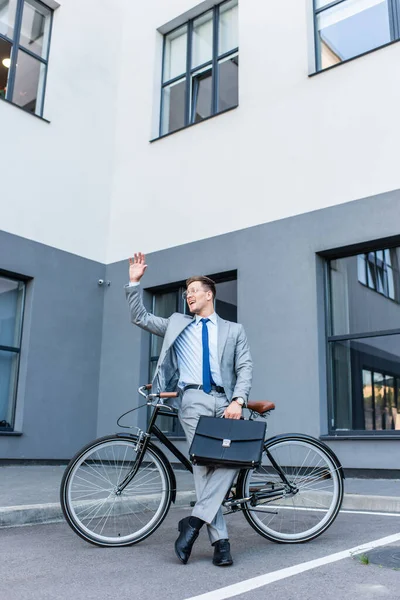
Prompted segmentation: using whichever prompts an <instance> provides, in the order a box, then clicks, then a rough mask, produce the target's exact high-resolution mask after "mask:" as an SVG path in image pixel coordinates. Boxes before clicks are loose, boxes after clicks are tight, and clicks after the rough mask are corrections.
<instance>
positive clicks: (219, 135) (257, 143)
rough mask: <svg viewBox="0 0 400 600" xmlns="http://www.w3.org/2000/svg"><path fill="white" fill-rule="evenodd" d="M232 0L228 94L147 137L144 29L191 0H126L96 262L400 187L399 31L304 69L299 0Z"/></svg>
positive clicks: (154, 38) (148, 64)
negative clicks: (235, 89) (312, 71)
mask: <svg viewBox="0 0 400 600" xmlns="http://www.w3.org/2000/svg"><path fill="white" fill-rule="evenodd" d="M239 2H240V8H239V14H240V70H239V78H240V106H239V108H238V109H237V110H234V111H232V112H230V113H227V114H225V115H221V116H218V117H216V118H214V119H211V120H209V121H208V122H205V123H201V124H199V125H196V126H195V127H191V128H189V129H187V130H184V131H181V132H179V133H175V134H174V135H171V136H169V137H167V138H164V139H162V140H159V141H157V142H155V143H152V144H150V143H149V139H150V138H151V137H152V136H153V135H154V128H153V130H152V127H153V125H152V124H153V123H154V122H155V121H156V118H155V117H156V116H157V115H154V113H153V109H154V107H156V108H157V106H158V103H159V68H160V62H161V44H160V38H161V36H160V35H159V34H157V33H156V29H157V28H158V27H160V26H162V25H164V24H165V23H167V22H169V21H170V20H172V19H173V18H175V17H176V16H178V15H179V14H181V13H184V12H185V11H187V10H189V9H191V8H192V7H193V6H194V5H195V4H196V3H195V2H193V1H192V0H171V1H170V2H168V3H167V2H165V1H164V0H154V1H153V2H151V3H144V2H142V3H129V2H126V4H125V19H124V33H123V38H122V48H123V49H122V52H121V62H120V64H119V67H120V69H119V91H118V111H117V129H116V153H115V160H116V169H115V179H114V187H113V195H112V208H111V219H110V237H109V246H108V251H107V261H108V262H113V261H117V260H120V259H123V258H125V257H126V256H127V255H129V254H131V253H132V252H133V251H135V250H138V249H142V250H143V251H154V250H158V249H162V248H166V247H170V246H175V245H178V244H182V243H186V242H190V241H193V240H197V239H202V238H206V237H209V236H213V235H218V234H221V233H224V232H227V231H232V230H235V229H241V228H244V227H247V226H250V225H254V224H257V223H262V222H268V221H272V220H275V219H280V218H283V217H287V216H290V215H294V214H298V213H302V212H306V211H311V210H315V209H319V208H323V207H326V206H332V205H336V204H340V203H343V202H348V201H351V200H354V199H358V198H362V197H365V196H370V195H373V194H376V193H379V192H384V191H388V190H392V189H397V188H399V187H400V170H399V169H398V158H397V156H398V139H399V130H400V121H399V119H398V118H397V114H398V107H399V105H400V103H399V100H400V85H399V81H398V78H397V77H396V76H395V73H396V72H397V65H398V64H399V60H400V44H394V45H392V46H390V47H387V48H384V49H380V50H378V51H376V52H375V53H372V54H369V55H367V56H365V57H362V58H358V59H356V60H354V61H352V62H350V63H347V64H345V65H341V66H339V67H338V68H336V69H334V70H331V71H329V72H326V73H322V74H319V75H317V76H315V77H312V78H309V77H308V72H309V65H310V64H312V62H313V60H312V56H310V52H309V48H310V39H309V36H310V33H311V27H310V25H311V24H310V22H309V12H310V11H309V10H307V2H311V0H307V1H306V0H301V1H300V0H288V1H287V2H284V3H282V2H277V1H275V2H265V0H252V1H251V2H249V1H247V0H241V1H240V0H239ZM311 46H312V44H311ZM198 210H201V211H202V212H203V213H205V214H208V215H209V218H208V219H199V218H195V217H194V213H195V212H196V211H198ZM377 233H378V234H379V232H378V231H377Z"/></svg>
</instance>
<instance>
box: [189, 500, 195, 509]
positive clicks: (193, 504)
mask: <svg viewBox="0 0 400 600" xmlns="http://www.w3.org/2000/svg"><path fill="white" fill-rule="evenodd" d="M193 506H196V502H195V501H194V500H191V502H190V508H193Z"/></svg>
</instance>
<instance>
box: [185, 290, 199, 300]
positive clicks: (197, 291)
mask: <svg viewBox="0 0 400 600" xmlns="http://www.w3.org/2000/svg"><path fill="white" fill-rule="evenodd" d="M199 292H204V290H202V289H201V288H199V289H198V290H186V291H184V292H183V294H182V298H183V299H184V300H187V299H188V298H189V296H194V295H195V294H198V293H199Z"/></svg>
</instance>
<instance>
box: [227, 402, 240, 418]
mask: <svg viewBox="0 0 400 600" xmlns="http://www.w3.org/2000/svg"><path fill="white" fill-rule="evenodd" d="M241 416H242V407H241V406H240V404H238V403H237V402H235V401H233V402H231V403H230V405H229V406H228V407H227V408H226V409H225V410H224V417H225V419H240V417H241Z"/></svg>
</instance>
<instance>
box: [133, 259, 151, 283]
mask: <svg viewBox="0 0 400 600" xmlns="http://www.w3.org/2000/svg"><path fill="white" fill-rule="evenodd" d="M146 269H147V265H146V258H145V255H144V254H142V253H141V252H137V253H135V254H134V255H133V258H130V259H129V281H131V282H132V283H134V282H138V281H140V280H141V279H142V277H143V275H144V272H145V270H146Z"/></svg>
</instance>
